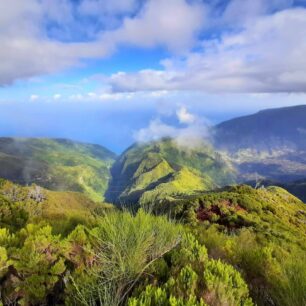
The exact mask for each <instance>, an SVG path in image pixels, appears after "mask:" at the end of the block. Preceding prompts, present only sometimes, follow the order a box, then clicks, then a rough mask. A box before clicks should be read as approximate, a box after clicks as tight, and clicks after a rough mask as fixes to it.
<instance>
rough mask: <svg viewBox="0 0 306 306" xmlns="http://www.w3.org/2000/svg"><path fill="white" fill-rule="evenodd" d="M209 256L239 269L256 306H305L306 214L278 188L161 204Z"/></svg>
mask: <svg viewBox="0 0 306 306" xmlns="http://www.w3.org/2000/svg"><path fill="white" fill-rule="evenodd" d="M155 209H156V210H162V212H163V213H165V211H168V212H170V213H171V214H172V215H173V216H175V217H176V218H178V219H180V220H182V221H184V222H185V223H186V226H188V227H189V229H190V230H191V231H192V232H193V233H194V235H195V236H196V237H197V238H198V239H199V241H200V242H201V243H203V244H205V245H206V247H207V248H208V251H209V254H210V256H212V257H213V258H216V259H223V260H225V261H227V262H228V263H231V264H233V265H234V266H236V267H238V268H239V269H240V270H241V271H242V272H243V276H244V277H245V278H246V280H247V282H248V283H249V284H250V290H251V295H252V297H253V299H254V300H255V301H256V303H257V304H259V305H288V306H289V305H290V306H293V305H304V304H305V303H306V295H305V292H306V286H305V284H306V257H305V254H306V232H305V224H306V208H305V204H303V203H302V202H301V201H300V200H298V199H297V198H295V197H294V196H292V195H291V194H289V193H288V192H287V191H285V190H284V189H281V188H279V187H268V188H267V189H265V188H261V189H258V190H255V189H253V188H251V187H249V186H236V187H229V188H224V189H222V190H219V191H217V192H209V193H202V194H199V195H197V196H185V197H178V198H177V199H176V200H165V201H164V202H160V203H158V204H157V205H156V207H155Z"/></svg>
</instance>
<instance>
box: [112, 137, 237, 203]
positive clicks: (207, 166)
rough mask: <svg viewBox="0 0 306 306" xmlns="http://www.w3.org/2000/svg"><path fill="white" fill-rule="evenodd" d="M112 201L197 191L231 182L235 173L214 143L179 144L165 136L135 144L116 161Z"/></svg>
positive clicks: (153, 197) (133, 201) (129, 201)
mask: <svg viewBox="0 0 306 306" xmlns="http://www.w3.org/2000/svg"><path fill="white" fill-rule="evenodd" d="M111 173H112V180H111V183H110V186H109V189H108V191H107V193H106V198H107V200H108V201H112V202H116V203H120V204H131V203H136V202H138V201H139V202H140V204H145V203H150V202H152V201H156V200H160V199H163V198H164V197H167V196H172V195H175V194H193V193H194V192H196V191H199V190H211V189H213V188H216V187H217V186H223V185H226V184H231V183H233V182H234V180H235V172H234V170H233V169H232V168H231V166H230V165H229V164H228V163H227V162H226V161H224V160H223V159H222V157H221V156H220V155H219V154H218V153H216V152H215V151H214V150H213V149H212V148H211V147H210V146H208V145H205V146H204V145H203V146H199V147H197V148H189V147H188V146H184V147H183V146H178V145H177V143H176V142H175V140H172V139H163V140H160V141H156V142H151V143H147V144H135V145H134V146H132V147H131V148H129V149H128V150H127V151H125V152H124V153H123V154H122V155H121V156H120V157H119V159H118V160H117V162H116V163H115V164H114V166H113V168H112V170H111Z"/></svg>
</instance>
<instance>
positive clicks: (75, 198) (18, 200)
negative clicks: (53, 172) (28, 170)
mask: <svg viewBox="0 0 306 306" xmlns="http://www.w3.org/2000/svg"><path fill="white" fill-rule="evenodd" d="M111 207H112V206H111V205H109V204H105V203H102V202H101V203H97V202H95V201H93V200H91V199H89V198H88V197H86V195H84V194H82V193H78V192H70V191H51V190H47V189H44V188H42V187H40V186H37V185H31V186H20V185H18V184H14V183H12V182H10V181H7V180H4V179H0V228H1V227H2V228H3V227H6V228H8V229H10V230H12V231H14V230H18V229H20V228H22V227H24V226H25V225H26V224H28V223H35V224H38V223H39V222H40V221H46V222H48V223H49V224H51V225H52V226H53V227H54V229H55V231H56V232H60V233H66V232H67V231H70V230H71V229H73V228H74V227H75V226H76V225H77V224H90V223H91V222H93V221H94V218H95V214H96V213H98V212H99V211H101V210H103V209H104V210H105V209H109V208H111Z"/></svg>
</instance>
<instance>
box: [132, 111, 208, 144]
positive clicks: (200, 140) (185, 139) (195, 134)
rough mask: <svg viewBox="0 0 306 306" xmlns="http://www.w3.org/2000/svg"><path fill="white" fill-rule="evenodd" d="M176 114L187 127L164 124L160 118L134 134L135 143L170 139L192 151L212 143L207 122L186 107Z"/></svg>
mask: <svg viewBox="0 0 306 306" xmlns="http://www.w3.org/2000/svg"><path fill="white" fill-rule="evenodd" d="M176 114H177V119H178V120H179V122H180V123H182V122H183V123H185V124H186V126H184V127H177V126H175V125H169V124H167V123H165V122H163V121H162V120H161V119H160V118H157V119H153V120H151V121H150V123H149V125H148V126H147V127H145V128H142V129H140V130H139V131H136V132H135V133H134V139H135V141H137V142H140V143H142V142H150V141H155V140H159V139H161V138H165V137H170V138H172V139H174V141H176V143H177V144H178V145H179V146H182V147H188V148H191V149H193V148H196V147H199V146H201V145H203V144H204V143H206V144H207V143H209V142H210V132H209V124H208V122H207V120H205V119H204V118H197V116H195V115H193V114H191V113H189V112H187V110H186V108H185V107H181V108H179V109H178V110H177V111H176ZM191 119H192V120H191ZM182 120H183V121H182Z"/></svg>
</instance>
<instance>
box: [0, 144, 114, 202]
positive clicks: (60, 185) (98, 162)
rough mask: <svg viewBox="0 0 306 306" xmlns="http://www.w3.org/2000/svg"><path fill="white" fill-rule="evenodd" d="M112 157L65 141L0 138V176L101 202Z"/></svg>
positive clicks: (96, 148)
mask: <svg viewBox="0 0 306 306" xmlns="http://www.w3.org/2000/svg"><path fill="white" fill-rule="evenodd" d="M114 159H115V154H114V153H112V152H110V151H108V150H107V149H105V148H103V147H101V146H99V145H92V144H84V143H79V142H74V141H70V140H66V139H40V138H39V139H38V138H0V177H2V178H5V179H9V180H11V181H13V182H16V183H18V184H21V185H28V184H32V183H35V184H37V185H40V186H42V187H45V188H48V189H50V190H57V191H77V192H82V193H84V194H86V195H87V196H89V197H90V198H91V199H93V200H97V201H101V200H102V199H103V195H104V192H105V190H106V188H107V184H108V181H109V178H110V173H109V169H110V167H111V165H112V164H113V162H114Z"/></svg>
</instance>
